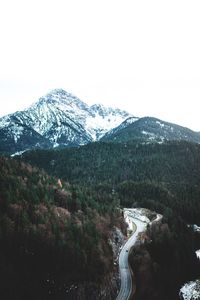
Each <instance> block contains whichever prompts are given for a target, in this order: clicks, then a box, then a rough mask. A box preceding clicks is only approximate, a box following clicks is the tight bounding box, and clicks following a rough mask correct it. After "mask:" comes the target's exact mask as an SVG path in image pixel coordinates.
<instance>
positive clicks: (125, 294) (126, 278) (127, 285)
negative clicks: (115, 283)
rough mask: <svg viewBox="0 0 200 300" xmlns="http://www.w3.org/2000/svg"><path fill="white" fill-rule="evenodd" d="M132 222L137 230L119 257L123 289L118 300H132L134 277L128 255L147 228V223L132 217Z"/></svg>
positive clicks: (121, 288)
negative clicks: (138, 237) (140, 234)
mask: <svg viewBox="0 0 200 300" xmlns="http://www.w3.org/2000/svg"><path fill="white" fill-rule="evenodd" d="M131 220H132V221H133V222H134V223H135V225H136V226H137V229H136V231H135V232H134V233H133V234H132V235H131V237H130V238H129V239H128V241H127V242H126V244H125V245H124V247H123V248H122V250H121V252H120V255H119V269H120V277H121V287H120V292H119V294H118V296H117V300H128V299H129V298H130V295H131V292H132V277H131V272H130V269H129V264H128V255H129V251H130V249H131V247H132V246H133V245H134V244H135V242H136V240H137V236H138V233H140V232H142V231H144V230H145V228H146V223H144V222H142V221H139V220H138V219H135V218H134V217H131Z"/></svg>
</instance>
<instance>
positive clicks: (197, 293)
mask: <svg viewBox="0 0 200 300" xmlns="http://www.w3.org/2000/svg"><path fill="white" fill-rule="evenodd" d="M179 296H180V299H184V300H198V299H200V281H199V280H196V281H190V282H188V283H186V284H185V285H184V286H183V287H182V288H181V289H180V293H179Z"/></svg>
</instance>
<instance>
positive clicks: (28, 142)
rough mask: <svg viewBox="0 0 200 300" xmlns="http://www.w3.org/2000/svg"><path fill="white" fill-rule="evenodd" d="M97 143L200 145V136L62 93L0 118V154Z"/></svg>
mask: <svg viewBox="0 0 200 300" xmlns="http://www.w3.org/2000/svg"><path fill="white" fill-rule="evenodd" d="M99 140H102V141H115V142H121V141H130V140H138V141H142V142H145V143H147V142H163V141H165V140H187V141H192V142H197V143H200V133H197V132H194V131H192V130H190V129H187V128H184V127H181V126H178V125H175V124H171V123H167V122H164V121H161V120H158V119H155V118H151V117H145V118H137V117H134V116H133V115H132V114H130V113H128V112H126V111H122V110H120V109H113V108H107V107H104V106H103V105H100V104H95V105H92V106H88V105H87V104H86V103H84V102H82V101H81V100H80V99H79V98H77V97H75V96H73V95H72V94H70V93H67V92H66V91H64V90H62V89H55V90H53V91H51V92H50V93H48V94H47V95H45V96H43V97H41V98H40V99H39V100H38V101H37V102H36V103H35V104H33V105H32V106H30V107H29V108H28V109H26V110H24V111H18V112H16V113H14V114H10V115H7V116H5V117H2V118H0V152H1V153H8V154H15V153H18V152H19V153H20V152H23V151H26V150H29V149H35V148H41V149H50V148H55V147H66V146H68V147H71V146H80V145H84V144H87V143H90V142H93V141H99Z"/></svg>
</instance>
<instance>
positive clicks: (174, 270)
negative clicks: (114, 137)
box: [22, 141, 200, 300]
mask: <svg viewBox="0 0 200 300" xmlns="http://www.w3.org/2000/svg"><path fill="white" fill-rule="evenodd" d="M22 159H23V160H25V161H27V162H30V163H32V164H33V165H37V166H40V167H41V168H44V169H45V170H47V171H48V172H49V173H51V174H54V175H56V176H60V177H62V178H64V179H65V180H67V181H69V182H70V183H78V184H80V185H81V186H93V187H94V189H95V190H96V191H98V192H99V193H103V194H104V195H113V196H115V198H116V199H118V201H119V204H120V205H121V207H132V206H133V207H137V206H138V207H146V208H150V209H151V210H154V211H156V212H160V213H162V214H163V220H162V223H161V224H158V225H157V226H156V225H155V226H154V227H152V228H151V229H149V231H148V232H147V242H146V244H144V246H143V248H141V247H139V248H137V249H135V250H134V251H133V255H132V256H131V258H130V259H131V264H132V266H133V268H134V270H135V273H136V280H137V282H136V283H137V294H136V300H147V299H148V300H149V299H153V300H161V299H162V300H165V299H166V300H167V299H173V300H178V299H179V296H178V293H179V289H180V287H181V285H182V284H184V283H185V282H186V281H188V280H192V279H195V278H198V276H200V265H199V263H198V260H197V258H196V256H195V250H197V249H199V247H200V235H199V233H194V232H193V231H192V229H191V228H188V226H187V224H194V223H196V224H199V222H200V221H199V220H200V219H199V216H200V201H199V200H200V184H199V180H200V145H198V144H194V143H188V142H176V141H175V142H167V143H164V144H156V143H152V144H138V143H119V144H118V143H115V144H112V143H94V144H90V145H87V146H84V147H80V148H78V149H77V148H76V149H64V150H59V151H34V152H27V153H24V155H23V157H22Z"/></svg>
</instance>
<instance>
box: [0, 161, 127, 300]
mask: <svg viewBox="0 0 200 300" xmlns="http://www.w3.org/2000/svg"><path fill="white" fill-rule="evenodd" d="M0 170H1V172H0V245H1V247H0V277H1V284H0V298H1V299H42V300H44V299H49V298H50V299H63V297H66V296H67V290H68V289H69V286H70V285H71V284H72V283H73V284H74V286H75V284H78V283H80V282H97V283H98V284H100V283H101V282H102V281H103V280H104V279H105V277H106V276H108V274H109V273H110V272H112V270H113V266H114V264H113V252H112V249H111V246H110V243H109V241H108V240H109V238H110V235H111V231H112V228H113V226H118V227H119V228H122V229H123V228H124V229H125V227H124V223H123V220H122V217H121V215H120V213H119V212H118V210H117V209H116V208H117V199H116V197H115V195H109V194H106V193H105V194H103V195H102V194H101V193H100V192H98V191H97V190H94V189H92V188H89V187H88V188H87V187H83V186H82V187H80V186H74V185H71V184H69V183H65V182H64V181H63V180H58V179H55V178H53V177H50V176H48V175H47V174H46V173H45V172H44V171H40V170H38V169H37V168H35V167H31V166H30V165H27V164H25V163H23V162H19V161H15V160H13V159H10V158H3V157H1V158H0Z"/></svg>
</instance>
